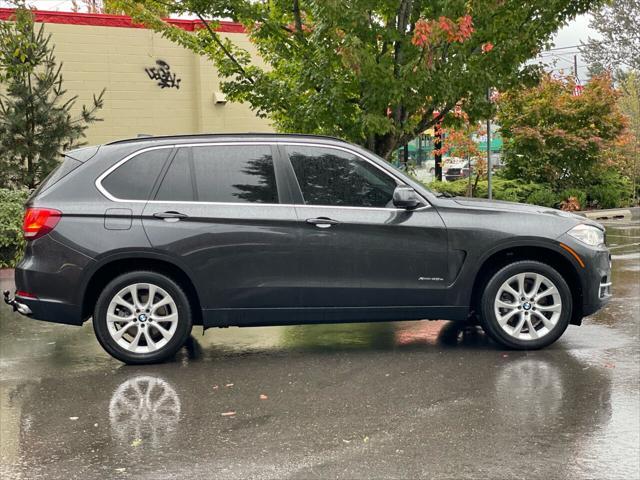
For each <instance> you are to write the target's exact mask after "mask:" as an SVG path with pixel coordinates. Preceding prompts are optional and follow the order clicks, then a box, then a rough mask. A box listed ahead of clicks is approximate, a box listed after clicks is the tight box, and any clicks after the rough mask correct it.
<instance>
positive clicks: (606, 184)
mask: <svg viewBox="0 0 640 480" xmlns="http://www.w3.org/2000/svg"><path fill="white" fill-rule="evenodd" d="M586 190H587V192H586V193H587V201H588V202H589V205H590V206H591V207H593V208H617V207H627V206H629V205H630V204H631V203H632V201H633V200H632V197H633V186H632V184H631V181H630V180H629V179H628V178H627V177H624V176H622V175H620V174H619V173H618V172H615V171H611V170H610V171H605V172H603V173H602V174H601V175H600V176H599V177H598V179H597V181H596V183H594V184H593V185H590V186H589V187H587V189H586Z"/></svg>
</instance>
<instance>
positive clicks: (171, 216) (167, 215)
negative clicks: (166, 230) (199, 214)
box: [153, 211, 189, 222]
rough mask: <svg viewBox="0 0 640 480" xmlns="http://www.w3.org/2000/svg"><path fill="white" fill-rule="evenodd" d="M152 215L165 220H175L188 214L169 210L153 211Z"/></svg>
mask: <svg viewBox="0 0 640 480" xmlns="http://www.w3.org/2000/svg"><path fill="white" fill-rule="evenodd" d="M153 216H154V217H156V218H161V219H163V220H165V221H166V222H177V221H178V220H181V219H183V218H187V217H188V216H189V215H186V214H184V213H180V212H174V211H170V212H158V213H154V214H153Z"/></svg>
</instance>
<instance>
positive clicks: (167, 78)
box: [144, 60, 181, 89]
mask: <svg viewBox="0 0 640 480" xmlns="http://www.w3.org/2000/svg"><path fill="white" fill-rule="evenodd" d="M144 71H145V72H147V75H149V78H150V79H151V80H157V82H158V83H157V85H158V86H159V87H160V88H177V89H180V81H181V79H180V78H177V75H176V74H175V73H171V67H170V66H169V64H168V63H167V62H163V61H162V60H156V66H155V67H151V68H145V69H144Z"/></svg>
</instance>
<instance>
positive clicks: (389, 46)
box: [115, 0, 603, 158]
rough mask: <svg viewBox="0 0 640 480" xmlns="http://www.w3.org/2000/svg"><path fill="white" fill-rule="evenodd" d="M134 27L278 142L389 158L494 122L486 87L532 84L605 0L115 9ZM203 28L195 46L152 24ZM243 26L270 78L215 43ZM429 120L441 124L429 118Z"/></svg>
mask: <svg viewBox="0 0 640 480" xmlns="http://www.w3.org/2000/svg"><path fill="white" fill-rule="evenodd" d="M115 3H116V4H117V6H118V8H122V9H123V10H124V11H126V12H127V13H128V14H130V15H132V16H133V17H134V18H135V19H136V20H137V21H140V22H142V23H145V24H147V25H149V26H151V27H152V28H154V29H155V30H156V31H158V32H162V34H163V35H165V36H166V37H167V38H169V39H171V40H173V41H175V42H177V43H179V44H181V45H183V46H185V47H187V48H189V49H191V50H193V51H195V52H196V53H198V54H200V55H204V56H206V57H208V58H209V59H211V60H212V61H213V62H214V63H215V65H216V67H217V69H218V72H219V75H220V77H221V78H222V86H221V88H222V90H223V91H224V92H225V93H226V95H227V97H228V98H229V99H230V100H233V101H239V102H246V103H248V104H249V105H250V106H251V108H252V109H253V110H254V111H255V112H256V113H257V114H258V115H260V116H263V117H269V118H270V119H271V120H272V121H273V122H274V125H275V126H276V128H277V129H278V130H280V131H295V132H304V133H319V134H329V135H335V136H338V137H342V138H345V139H347V140H351V141H353V142H356V143H359V144H362V145H364V146H366V147H368V148H369V149H371V150H374V151H375V152H377V153H378V154H380V155H382V156H384V157H386V158H389V157H390V156H391V153H392V152H393V151H394V149H395V148H397V147H398V146H400V145H403V144H405V143H406V142H407V141H409V140H410V139H412V138H415V137H416V136H417V135H418V134H419V133H420V132H423V131H424V130H425V129H427V128H429V127H431V126H433V125H435V124H436V123H437V122H438V121H440V120H441V119H442V118H444V117H445V116H446V114H447V113H448V112H450V111H451V110H452V109H454V108H455V107H456V105H458V106H461V107H463V108H464V109H465V111H466V112H468V113H469V114H470V115H471V116H472V117H478V116H483V115H487V114H488V111H489V108H490V106H489V104H488V103H487V101H486V99H485V94H486V91H487V89H488V88H489V87H496V88H498V89H500V90H504V89H506V88H507V87H509V86H512V85H513V84H514V83H517V82H519V81H521V80H523V79H528V78H531V77H532V76H534V74H535V73H536V72H537V70H536V67H534V66H533V65H526V64H525V62H526V61H527V60H528V59H530V58H532V57H535V55H536V54H537V52H539V51H540V50H542V49H543V48H544V47H545V46H547V45H548V42H549V38H550V37H551V35H552V34H553V33H554V32H555V31H556V30H557V29H558V28H559V27H561V26H562V25H564V24H565V23H566V22H567V21H568V20H569V19H571V18H573V17H574V16H575V15H577V14H580V13H584V12H586V11H588V10H589V8H591V7H597V6H600V5H601V4H602V3H603V2H602V1H601V0H529V1H527V2H522V1H519V0H341V1H338V0H323V1H317V0H269V1H261V2H256V1H252V0H166V1H165V0H163V1H159V0H116V1H115ZM158 3H160V4H162V5H165V6H166V7H167V9H168V11H169V13H175V14H190V15H195V16H196V17H198V18H199V19H200V20H201V22H202V26H203V28H201V29H200V30H199V31H198V32H197V34H196V35H192V34H190V33H188V32H184V31H182V30H180V29H179V28H176V27H173V26H171V25H169V24H168V23H166V22H164V21H162V19H161V18H160V17H159V16H158V15H156V14H154V13H153V10H154V9H155V8H156V5H157V4H158ZM217 18H232V19H233V20H235V21H239V22H241V23H242V24H244V25H245V27H246V28H247V30H248V32H249V36H250V40H251V42H252V43H253V45H254V46H255V48H256V49H257V52H258V54H259V56H260V58H261V60H262V62H264V64H265V66H264V67H262V66H259V65H257V64H256V63H254V62H252V57H251V55H250V53H249V52H248V51H247V50H246V49H244V48H241V47H240V46H238V45H235V44H233V43H232V42H231V41H230V40H229V39H228V38H225V37H224V36H223V35H221V34H219V33H218V32H216V30H215V27H216V22H215V20H211V19H217ZM434 111H435V112H437V113H436V114H434Z"/></svg>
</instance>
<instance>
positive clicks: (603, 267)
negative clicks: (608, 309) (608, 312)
mask: <svg viewBox="0 0 640 480" xmlns="http://www.w3.org/2000/svg"><path fill="white" fill-rule="evenodd" d="M585 250H586V251H585V252H580V253H582V254H583V258H584V261H585V264H586V268H585V272H584V280H583V305H582V315H583V316H585V317H586V316H587V315H591V314H593V313H595V312H597V311H598V310H600V309H601V308H602V307H604V306H605V305H606V304H607V303H608V302H609V300H610V299H611V296H612V294H611V287H612V280H611V254H610V253H609V250H608V249H606V248H603V249H597V250H587V249H585Z"/></svg>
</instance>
